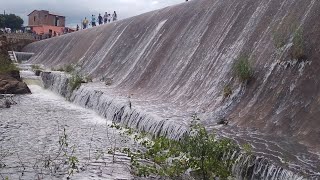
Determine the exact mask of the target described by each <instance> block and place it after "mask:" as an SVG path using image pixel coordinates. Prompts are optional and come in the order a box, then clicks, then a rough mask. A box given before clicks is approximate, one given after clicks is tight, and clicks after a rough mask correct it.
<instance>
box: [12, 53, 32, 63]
mask: <svg viewBox="0 0 320 180" xmlns="http://www.w3.org/2000/svg"><path fill="white" fill-rule="evenodd" d="M13 53H14V54H15V56H16V58H17V61H19V62H21V61H28V60H29V59H30V58H31V57H32V56H33V55H34V53H30V52H15V51H13Z"/></svg>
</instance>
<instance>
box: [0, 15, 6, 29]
mask: <svg viewBox="0 0 320 180" xmlns="http://www.w3.org/2000/svg"><path fill="white" fill-rule="evenodd" d="M4 26H5V18H4V16H3V15H0V28H4Z"/></svg>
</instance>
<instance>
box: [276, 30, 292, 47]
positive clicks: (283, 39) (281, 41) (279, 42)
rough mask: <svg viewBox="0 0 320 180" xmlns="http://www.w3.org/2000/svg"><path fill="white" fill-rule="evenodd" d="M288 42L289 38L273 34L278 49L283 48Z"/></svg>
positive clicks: (278, 33)
mask: <svg viewBox="0 0 320 180" xmlns="http://www.w3.org/2000/svg"><path fill="white" fill-rule="evenodd" d="M287 40H288V37H287V36H286V35H284V34H282V33H280V32H274V33H273V42H274V45H275V47H276V48H277V49H280V48H282V47H283V46H284V45H285V44H286V42H287Z"/></svg>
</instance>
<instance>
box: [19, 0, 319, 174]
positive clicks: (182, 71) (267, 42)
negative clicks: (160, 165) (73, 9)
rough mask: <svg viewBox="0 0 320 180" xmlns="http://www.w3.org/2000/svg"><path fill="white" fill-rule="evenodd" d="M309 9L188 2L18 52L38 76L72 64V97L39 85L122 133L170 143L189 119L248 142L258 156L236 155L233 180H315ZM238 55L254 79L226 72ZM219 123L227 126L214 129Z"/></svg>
mask: <svg viewBox="0 0 320 180" xmlns="http://www.w3.org/2000/svg"><path fill="white" fill-rule="evenodd" d="M319 8H320V2H319V1H317V0H310V1H307V2H306V1H302V0H247V1H236V0H228V1H224V0H217V1H212V0H198V1H191V2H188V3H183V4H181V5H176V6H172V7H168V8H164V9H160V10H157V11H153V12H149V13H146V14H142V15H139V16H136V17H132V18H128V19H124V20H120V21H117V22H115V23H111V24H107V25H103V26H99V27H95V28H91V29H87V30H82V31H79V32H75V33H71V34H67V35H63V36H60V37H55V38H52V39H48V40H43V41H39V42H35V43H32V44H30V45H28V46H27V47H25V48H24V51H26V52H33V53H35V55H34V56H33V57H32V58H31V59H30V61H29V62H31V63H34V64H43V65H44V66H45V67H48V68H58V67H62V66H65V65H68V64H73V65H75V66H76V67H77V69H78V70H79V72H80V73H81V74H82V75H83V76H87V77H90V78H92V79H93V80H94V82H93V83H89V84H86V85H83V86H81V87H80V88H79V89H77V90H76V91H74V92H71V91H70V89H68V83H69V80H68V75H64V74H63V73H58V72H52V73H43V74H42V78H43V80H44V84H45V87H46V88H49V89H52V90H54V91H56V92H58V93H60V94H62V95H63V96H67V97H69V98H70V100H71V101H73V102H75V103H77V104H79V105H81V106H84V107H87V108H91V109H94V110H95V111H97V112H98V113H99V114H100V115H102V116H104V117H106V118H107V119H112V120H113V121H116V122H119V123H121V124H123V125H124V126H129V127H134V128H136V129H138V130H140V131H148V132H151V133H153V134H156V135H166V136H168V137H170V138H176V139H177V138H179V137H181V136H182V135H183V134H184V133H186V131H187V130H188V128H187V127H188V124H189V123H190V119H191V118H190V116H191V115H192V114H194V113H196V114H197V115H198V116H199V117H200V118H201V121H202V123H203V124H204V125H205V126H206V127H207V129H210V130H213V131H216V132H217V133H218V134H219V135H221V136H226V137H229V138H232V139H234V140H235V141H237V142H239V143H246V142H249V143H250V144H252V146H253V151H254V152H256V154H257V156H258V157H243V156H241V155H237V156H239V161H238V163H237V164H236V165H235V166H234V173H235V174H237V177H238V178H239V179H302V178H308V179H312V178H313V179H319V172H320V165H319V164H320V163H319V152H320V138H319V134H320V128H318V127H319V125H320V124H319V118H318V117H320V111H319V110H318V107H319V105H320V103H319V101H318V99H319V98H320V94H319V92H318V89H319V88H320V83H319V82H320V81H319V78H317V75H316V74H317V72H318V71H319V69H320V66H319V64H318V62H319V61H318V58H319V57H320V52H319V51H317V48H318V47H319V46H320V44H319V42H320V41H319V40H320V37H319V36H317V35H316V34H317V33H316V30H317V29H319V28H320V23H319V22H318V21H317V20H318V18H319V17H320V12H319V11H318V9H319ZM297 34H298V35H299V37H300V39H302V41H300V43H301V44H299V47H301V49H303V53H304V54H303V57H302V56H299V57H298V56H296V54H295V50H296V49H295V47H296V45H295V43H296V41H295V39H296V37H297V36H298V35H297ZM239 57H247V59H248V60H249V62H250V64H251V66H252V68H253V71H254V74H253V78H252V79H251V80H250V81H249V82H248V83H247V84H244V83H241V82H240V81H239V80H238V78H237V77H236V76H235V74H234V68H233V67H234V63H235V62H236V61H237V60H238V59H239ZM106 80H111V81H112V83H108V85H105V83H104V82H105V81H106ZM226 87H228V89H230V94H229V95H228V96H227V97H225V96H224V89H226ZM221 119H227V120H228V122H229V123H228V125H227V126H217V122H218V121H220V120H221ZM248 172H250V173H248Z"/></svg>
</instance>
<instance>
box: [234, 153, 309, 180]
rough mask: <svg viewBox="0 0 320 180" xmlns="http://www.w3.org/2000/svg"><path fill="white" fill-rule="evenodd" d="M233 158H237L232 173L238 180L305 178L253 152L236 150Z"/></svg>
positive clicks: (296, 179)
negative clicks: (244, 152)
mask: <svg viewBox="0 0 320 180" xmlns="http://www.w3.org/2000/svg"><path fill="white" fill-rule="evenodd" d="M231 158H235V163H234V164H233V166H232V172H233V173H232V174H233V176H234V177H235V178H236V179H238V180H255V179H259V180H289V179H290V180H303V179H306V178H304V177H303V176H301V175H299V174H296V173H294V172H292V171H290V170H287V169H284V168H283V167H280V166H276V165H275V164H274V163H273V162H271V161H270V160H268V159H267V158H264V157H257V156H255V155H252V154H249V155H248V154H243V153H241V152H240V151H237V152H234V153H233V154H232V156H231Z"/></svg>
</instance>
